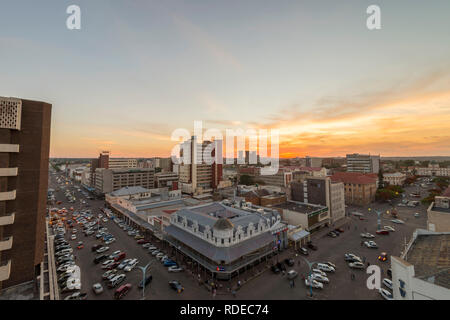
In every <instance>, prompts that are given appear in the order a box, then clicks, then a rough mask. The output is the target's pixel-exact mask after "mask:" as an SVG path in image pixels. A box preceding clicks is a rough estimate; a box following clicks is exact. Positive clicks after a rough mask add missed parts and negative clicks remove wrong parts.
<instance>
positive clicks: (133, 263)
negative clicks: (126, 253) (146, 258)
mask: <svg viewBox="0 0 450 320" xmlns="http://www.w3.org/2000/svg"><path fill="white" fill-rule="evenodd" d="M133 260H135V261H134V262H133ZM133 260H132V261H130V262H129V263H128V265H127V266H125V268H123V270H125V271H126V272H130V271H131V270H133V269H134V267H136V265H137V264H138V261H137V259H133Z"/></svg>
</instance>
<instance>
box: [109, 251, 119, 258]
mask: <svg viewBox="0 0 450 320" xmlns="http://www.w3.org/2000/svg"><path fill="white" fill-rule="evenodd" d="M121 252H122V251H120V250H117V251H114V252H113V253H111V255H110V256H109V258H110V259H114V258H115V257H117V256H118V255H119V254H120V253H121Z"/></svg>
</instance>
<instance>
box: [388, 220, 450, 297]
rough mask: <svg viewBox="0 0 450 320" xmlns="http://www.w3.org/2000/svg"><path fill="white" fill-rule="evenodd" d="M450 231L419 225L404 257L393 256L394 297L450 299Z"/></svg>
mask: <svg viewBox="0 0 450 320" xmlns="http://www.w3.org/2000/svg"><path fill="white" fill-rule="evenodd" d="M449 244H450V232H432V231H427V230H421V229H417V230H416V231H415V232H414V234H413V237H412V239H411V241H410V243H409V244H408V246H407V248H406V250H405V251H404V253H403V254H402V256H401V257H395V256H392V257H391V270H392V284H393V292H392V294H393V296H394V299H395V300H449V299H450V259H449V252H450V246H449Z"/></svg>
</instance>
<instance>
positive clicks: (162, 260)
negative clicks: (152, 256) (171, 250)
mask: <svg viewBox="0 0 450 320" xmlns="http://www.w3.org/2000/svg"><path fill="white" fill-rule="evenodd" d="M156 257H157V258H158V256H156ZM168 258H169V257H168V256H167V255H164V256H162V257H161V258H158V259H159V260H160V261H161V262H162V263H164V260H166V259H168Z"/></svg>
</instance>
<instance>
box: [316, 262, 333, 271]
mask: <svg viewBox="0 0 450 320" xmlns="http://www.w3.org/2000/svg"><path fill="white" fill-rule="evenodd" d="M317 269H319V270H322V271H325V272H335V271H336V270H335V269H334V268H333V267H332V266H329V265H328V264H325V263H318V264H317Z"/></svg>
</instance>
